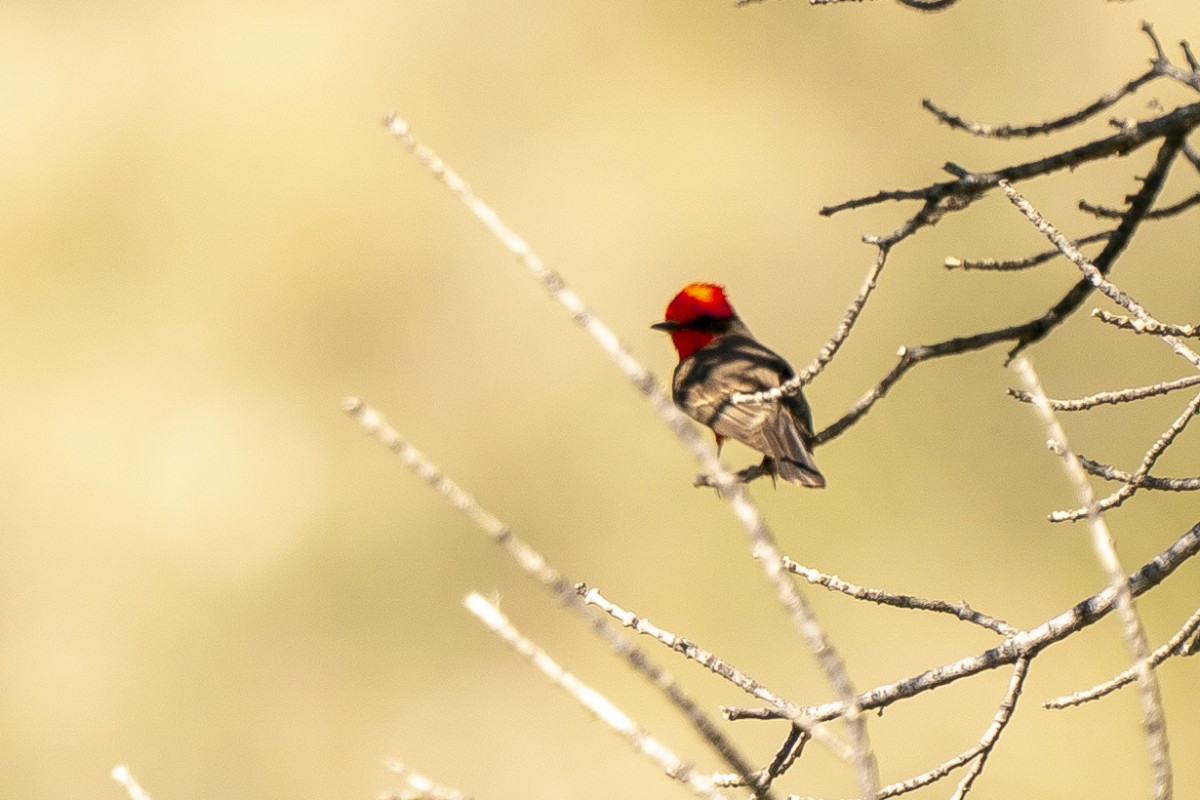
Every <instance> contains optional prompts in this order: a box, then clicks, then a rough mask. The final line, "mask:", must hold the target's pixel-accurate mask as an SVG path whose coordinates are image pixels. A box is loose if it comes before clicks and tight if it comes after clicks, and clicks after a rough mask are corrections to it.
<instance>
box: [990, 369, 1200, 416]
mask: <svg viewBox="0 0 1200 800" xmlns="http://www.w3.org/2000/svg"><path fill="white" fill-rule="evenodd" d="M1196 384H1200V374H1198V375H1188V376H1186V377H1184V378H1180V379H1178V380H1174V381H1163V382H1162V383H1156V384H1154V385H1152V386H1138V387H1135V388H1132V389H1121V390H1119V391H1115V392H1097V393H1096V394H1093V395H1088V396H1087V397H1081V398H1079V399H1077V400H1050V399H1047V401H1046V402H1048V403H1049V404H1050V408H1052V409H1054V410H1055V411H1086V410H1088V409H1090V408H1095V407H1096V406H1099V405H1104V404H1106V403H1107V404H1109V405H1118V404H1120V403H1129V402H1132V401H1135V400H1144V399H1146V398H1147V397H1158V396H1160V395H1164V394H1167V393H1168V392H1173V391H1175V390H1176V389H1186V388H1188V387H1190V386H1195V385H1196ZM1008 394H1009V396H1011V397H1015V398H1016V399H1017V400H1020V401H1021V402H1022V403H1032V402H1033V398H1032V397H1030V395H1029V393H1028V392H1023V391H1021V390H1020V389H1009V390H1008Z"/></svg>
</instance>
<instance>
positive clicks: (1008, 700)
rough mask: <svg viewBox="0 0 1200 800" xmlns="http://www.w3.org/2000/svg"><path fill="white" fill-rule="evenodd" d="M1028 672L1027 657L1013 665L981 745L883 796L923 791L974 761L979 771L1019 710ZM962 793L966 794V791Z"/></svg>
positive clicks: (889, 787)
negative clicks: (1018, 701)
mask: <svg viewBox="0 0 1200 800" xmlns="http://www.w3.org/2000/svg"><path fill="white" fill-rule="evenodd" d="M1028 671H1029V659H1028V658H1018V659H1017V660H1016V662H1014V663H1013V671H1012V676H1011V677H1010V678H1009V679H1008V688H1007V689H1005V691H1004V697H1003V698H1002V699H1001V700H1000V705H999V706H998V707H997V708H996V713H995V715H994V716H993V717H992V721H991V723H990V724H989V725H988V727H987V730H985V731H984V732H983V736H981V737H979V741H978V742H976V743H975V744H974V745H973V746H971V747H969V748H968V749H966V750H964V751H963V752H961V753H959V754H958V755H956V756H954V758H951V759H948V760H946V761H943V762H942V763H941V764H938V765H937V766H936V767H934V768H933V769H931V770H929V771H928V772H925V773H922V774H921V775H917V776H915V777H913V778H909V779H908V780H905V781H900V782H899V783H892V784H889V785H887V786H885V787H883V788H882V789H880V790H879V795H880V797H881V798H885V797H895V796H897V795H901V794H906V793H907V792H911V791H913V790H915V789H920V788H921V787H923V786H928V785H930V784H931V783H935V782H936V781H939V780H941V779H942V778H944V777H946V776H947V775H949V774H950V773H951V772H953V771H954V770H956V769H958V768H959V767H961V766H963V765H964V764H967V763H969V762H971V761H974V762H975V764H976V765H977V766H978V768H979V769H982V768H983V762H985V761H986V760H987V757H988V756H989V755H990V754H991V752H992V749H993V748H995V746H996V742H997V741H998V740H999V739H1000V734H1001V733H1003V732H1004V727H1005V726H1006V725H1008V721H1009V720H1010V719H1012V714H1013V710H1014V709H1016V707H1017V699H1018V698H1019V697H1020V696H1021V687H1022V686H1023V685H1024V684H1025V675H1026V674H1027V673H1028ZM972 774H975V775H977V774H978V772H973V773H972ZM972 780H974V778H973V777H972ZM961 789H962V787H961V785H960V790H961ZM963 793H964V794H965V791H964V792H963ZM957 796H961V795H957Z"/></svg>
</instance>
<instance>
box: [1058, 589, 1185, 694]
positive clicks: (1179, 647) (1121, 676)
mask: <svg viewBox="0 0 1200 800" xmlns="http://www.w3.org/2000/svg"><path fill="white" fill-rule="evenodd" d="M1197 630H1200V609H1197V610H1196V611H1195V613H1193V614H1192V616H1190V617H1188V620H1187V622H1185V623H1183V627H1181V628H1180V629H1179V630H1178V631H1176V632H1175V635H1174V636H1172V637H1171V638H1170V639H1168V640H1167V641H1166V643H1165V644H1163V646H1162V647H1159V648H1158V649H1157V650H1155V651H1154V652H1153V653H1151V654H1150V656H1149V658H1148V661H1149V662H1150V666H1151V667H1157V666H1158V665H1159V664H1161V663H1162V662H1164V661H1166V660H1167V659H1168V658H1170V657H1171V656H1178V655H1187V653H1186V651H1185V650H1184V641H1185V640H1186V639H1187V638H1188V637H1189V636H1191V635H1192V634H1193V633H1195V632H1196V631H1197ZM1137 679H1138V670H1137V667H1136V666H1135V667H1130V668H1129V669H1127V670H1125V671H1124V672H1121V673H1118V674H1117V675H1115V676H1114V677H1113V678H1111V679H1110V680H1107V681H1105V682H1104V683H1101V684H1098V685H1096V686H1093V687H1092V688H1091V689H1087V690H1085V691H1082V692H1075V693H1074V694H1069V695H1065V696H1063V697H1057V698H1055V699H1053V700H1047V701H1046V702H1045V703H1042V706H1043V707H1045V708H1056V709H1057V708H1067V707H1069V706H1077V705H1080V704H1081V703H1086V702H1088V701H1089V700H1095V699H1097V698H1100V697H1103V696H1105V695H1106V694H1109V693H1111V692H1114V691H1116V690H1117V689H1120V688H1121V687H1123V686H1128V685H1129V684H1131V683H1133V682H1134V681H1136V680H1137Z"/></svg>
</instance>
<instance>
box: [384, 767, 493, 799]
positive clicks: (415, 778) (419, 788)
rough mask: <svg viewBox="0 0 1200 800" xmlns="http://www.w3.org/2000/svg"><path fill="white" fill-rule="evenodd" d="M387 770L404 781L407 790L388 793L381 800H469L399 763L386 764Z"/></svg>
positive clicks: (456, 790)
mask: <svg viewBox="0 0 1200 800" xmlns="http://www.w3.org/2000/svg"><path fill="white" fill-rule="evenodd" d="M388 769H389V770H391V771H392V772H393V773H395V774H396V776H397V777H399V778H401V779H403V780H404V782H405V784H407V788H405V789H401V790H400V791H397V792H388V793H387V794H386V795H384V796H383V800H471V796H470V795H468V794H465V793H464V792H460V791H459V790H458V789H455V788H453V787H451V786H444V785H442V784H439V783H436V782H435V781H433V780H431V779H429V778H427V777H425V776H424V775H422V774H421V773H419V772H414V771H413V770H411V769H409V768H408V767H406V766H405V765H404V764H402V763H400V762H399V761H393V762H391V763H389V764H388Z"/></svg>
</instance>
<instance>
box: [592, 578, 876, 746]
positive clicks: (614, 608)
mask: <svg viewBox="0 0 1200 800" xmlns="http://www.w3.org/2000/svg"><path fill="white" fill-rule="evenodd" d="M575 592H576V594H578V595H579V597H580V598H581V599H582V600H583V602H584V603H586V604H587V605H590V606H595V607H596V608H599V609H600V610H601V611H603V612H604V613H605V614H608V615H609V616H610V617H612V618H613V619H615V620H616V621H617V622H618V623H620V624H621V625H622V626H623V627H626V628H630V629H631V630H633V631H634V632H636V633H639V634H642V635H643V636H649V637H651V638H653V639H655V640H657V641H658V642H660V643H661V644H663V645H666V646H667V647H669V648H670V649H671V650H674V651H675V652H677V653H680V654H681V655H683V656H684V657H685V658H687V659H689V660H691V661H695V662H696V663H697V664H699V665H701V666H702V667H704V668H705V669H707V670H709V671H710V672H712V673H713V674H715V675H719V676H721V677H722V678H724V679H725V680H727V681H729V682H730V683H732V684H733V685H734V686H736V687H738V688H739V689H741V690H742V691H743V692H746V693H747V694H749V695H751V696H753V697H756V698H758V699H759V700H762V701H763V702H766V703H770V704H771V705H773V706H775V707H776V708H778V709H779V710H780V711H782V712H784V716H786V717H787V719H789V720H791V722H792V724H793V725H796V726H798V727H800V728H802V729H803V730H804V731H806V732H808V733H810V734H811V735H814V736H815V737H816V738H818V739H819V740H820V741H821V742H822V743H823V744H826V745H828V746H829V747H830V748H831V749H832V750H833V751H834V752H835V753H837V754H838V755H840V756H841V757H842V758H843V759H845V760H847V761H849V760H851V759H852V758H853V753H852V752H851V750H850V749H849V748H848V747H846V745H845V744H843V743H842V742H841V741H839V740H838V739H837V738H836V737H835V736H833V734H831V733H829V732H828V731H825V730H813V721H812V720H809V719H807V718H806V717H805V716H804V715H803V714H802V713H801V712H800V710H799V708H797V707H796V706H795V705H794V704H793V703H791V702H790V701H788V700H785V699H784V698H783V697H781V696H780V695H778V694H776V693H775V692H772V691H771V690H769V689H767V688H766V687H765V686H763V685H762V684H761V683H759V682H758V681H756V680H754V679H753V678H751V677H750V676H749V675H747V674H746V673H744V672H742V671H741V670H739V669H738V668H737V667H735V666H733V665H732V664H730V663H729V662H727V661H725V660H724V659H721V658H718V657H717V656H715V655H713V654H712V653H711V652H709V651H708V650H705V649H703V648H701V647H700V646H698V645H697V644H696V643H695V642H693V641H691V640H690V639H684V638H681V637H679V636H676V635H675V634H673V633H671V632H670V631H667V630H664V629H662V628H660V627H658V626H657V625H655V624H654V623H652V622H650V620H648V619H646V618H645V617H640V616H638V615H637V614H635V613H633V612H632V611H627V610H625V609H623V608H621V607H620V606H618V605H616V604H615V603H613V602H611V601H610V600H608V599H607V598H606V597H604V595H602V594H601V593H600V591H599V590H597V589H595V588H592V587H588V586H587V585H585V584H582V583H581V584H577V585H576V586H575Z"/></svg>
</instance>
